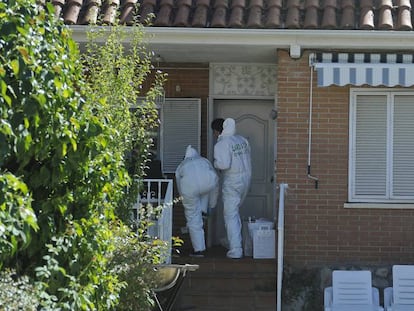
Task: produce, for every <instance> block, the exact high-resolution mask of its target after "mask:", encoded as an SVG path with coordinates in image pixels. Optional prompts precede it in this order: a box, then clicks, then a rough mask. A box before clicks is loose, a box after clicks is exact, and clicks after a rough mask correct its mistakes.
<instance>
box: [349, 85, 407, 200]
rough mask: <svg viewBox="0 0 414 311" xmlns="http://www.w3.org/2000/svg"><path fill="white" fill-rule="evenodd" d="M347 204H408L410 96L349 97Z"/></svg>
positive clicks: (366, 94) (385, 93)
mask: <svg viewBox="0 0 414 311" xmlns="http://www.w3.org/2000/svg"><path fill="white" fill-rule="evenodd" d="M350 108H351V109H350V148H349V150H350V156H349V201H350V202H381V203H412V202H414V122H413V121H414V93H412V92H411V93H410V92H403V91H401V92H399V91H392V92H389V91H383V90H374V91H364V90H352V91H351V106H350Z"/></svg>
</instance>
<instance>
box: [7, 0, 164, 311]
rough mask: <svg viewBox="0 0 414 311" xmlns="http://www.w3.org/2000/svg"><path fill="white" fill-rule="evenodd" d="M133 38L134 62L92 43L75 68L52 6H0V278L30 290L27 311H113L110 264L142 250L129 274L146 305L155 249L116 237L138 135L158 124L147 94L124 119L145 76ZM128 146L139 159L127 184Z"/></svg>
mask: <svg viewBox="0 0 414 311" xmlns="http://www.w3.org/2000/svg"><path fill="white" fill-rule="evenodd" d="M113 29H114V30H113V31H114V32H115V31H118V30H117V29H122V27H120V28H113ZM139 31H141V30H139ZM139 31H138V32H137V33H139ZM115 33H116V32H115ZM117 34H118V35H119V32H118V33H117ZM109 38H111V36H109ZM136 38H137V40H138V41H134V42H135V43H136V45H133V49H136V51H137V54H135V55H134V54H132V55H134V57H131V54H130V55H129V56H127V55H126V53H123V50H122V49H123V47H121V45H120V44H119V43H120V42H119V41H116V38H114V41H113V43H111V44H108V45H106V46H104V47H97V46H94V45H93V43H92V45H91V47H93V48H92V49H89V50H88V51H89V52H90V54H87V55H86V56H85V58H84V59H82V60H81V56H80V54H79V51H78V48H77V45H76V44H75V42H74V41H73V40H72V39H71V36H70V32H69V31H68V29H67V28H66V27H65V26H64V25H63V24H62V23H61V22H60V21H56V20H55V19H54V14H53V7H52V5H50V4H48V5H47V6H46V7H40V6H38V5H37V4H36V3H35V1H31V0H5V1H3V2H0V118H1V119H0V185H1V194H0V221H1V223H0V248H1V251H2V253H1V256H0V268H1V269H2V270H3V271H6V269H9V268H12V269H13V270H14V272H13V273H14V275H15V278H17V279H19V280H23V279H24V280H25V281H24V283H25V284H26V283H30V284H31V285H33V287H30V291H31V289H32V288H34V289H35V290H36V291H37V294H38V296H37V297H38V300H33V306H36V308H37V309H42V310H97V309H104V310H110V309H114V308H115V307H116V306H117V305H118V303H119V297H120V295H121V291H122V290H123V289H126V288H128V287H127V282H125V281H126V280H127V278H126V277H125V273H123V272H122V271H125V270H122V269H120V265H122V262H119V261H117V260H118V258H120V257H118V256H117V255H118V254H125V256H126V257H128V256H131V254H135V255H136V254H137V253H134V252H129V249H133V250H140V249H145V248H146V247H148V245H150V246H151V247H150V249H151V252H150V253H148V252H140V253H139V254H142V257H138V258H137V257H135V259H136V260H137V261H138V262H140V263H142V265H138V266H137V268H134V269H141V271H142V273H141V272H139V271H138V272H137V273H141V275H142V279H143V283H142V284H141V285H142V287H139V288H137V289H136V292H139V293H140V294H139V295H141V293H143V294H142V295H141V296H140V297H142V301H143V304H142V306H143V307H145V306H146V305H148V306H149V305H150V304H151V296H150V295H149V289H150V286H151V284H150V283H148V284H147V283H145V282H146V279H147V278H150V277H151V276H149V275H148V274H150V269H147V267H149V266H150V265H151V264H154V263H157V258H158V256H157V252H158V250H157V249H158V248H157V247H153V246H157V245H153V244H151V243H153V242H152V241H147V239H146V237H145V234H144V231H143V230H141V231H139V233H138V235H135V234H134V233H133V232H132V231H131V230H130V229H129V228H130V227H129V226H126V224H127V222H128V217H129V212H130V207H131V203H132V202H133V201H134V200H135V198H136V194H137V193H136V191H137V182H138V180H139V178H140V176H141V174H142V168H143V166H144V165H145V161H146V157H147V152H148V148H149V146H150V144H151V141H150V139H149V137H148V135H147V134H146V133H147V131H146V129H148V128H150V127H151V126H153V125H154V124H156V122H157V119H156V109H155V107H154V104H153V99H154V98H155V96H156V93H157V87H154V88H153V89H151V90H150V92H149V93H148V94H147V95H148V96H147V97H148V100H147V104H146V105H141V106H139V107H138V109H137V114H131V113H130V109H129V108H130V106H131V105H132V104H135V103H136V101H137V97H138V96H142V94H140V91H139V87H140V84H141V83H142V81H143V80H144V79H145V77H146V75H147V74H148V73H149V72H150V70H151V67H150V62H149V59H148V57H149V55H148V54H145V50H144V49H142V48H141V45H140V43H139V40H141V39H142V36H141V37H140V36H137V37H136ZM91 42H93V40H91ZM108 42H110V41H108ZM95 48H96V49H95ZM114 49H118V50H114ZM119 49H121V50H119ZM119 52H120V53H119ZM96 53H103V54H96ZM113 53H118V54H113ZM111 55H112V57H111ZM113 55H117V57H116V59H117V62H112V60H111V58H112V59H115V57H113ZM145 55H147V56H145ZM96 57H97V58H96ZM136 57H138V58H139V59H137V58H136ZM131 59H132V60H133V63H129V62H128V61H129V60H131ZM143 60H144V61H143ZM118 61H119V62H118ZM84 64H87V65H88V70H85V67H84ZM107 69H109V71H106V70H107ZM130 69H131V70H130ZM131 77H133V78H131ZM162 80H163V78H162V76H161V78H159V79H156V81H157V82H162ZM131 81H134V83H133V84H131ZM131 147H135V148H137V149H138V150H139V158H138V162H137V164H135V165H136V166H137V167H138V168H139V169H138V170H136V175H134V176H129V174H128V171H127V167H129V166H130V163H128V160H127V157H126V153H127V151H128V150H129V149H130V148H131ZM120 219H121V220H120ZM126 237H128V238H126ZM119 239H124V240H125V241H126V245H125V247H124V245H122V244H120V243H119ZM160 247H161V246H160ZM3 251H4V252H3ZM147 272H148V274H147ZM26 277H27V278H28V279H26ZM1 280H3V281H0V283H1V284H0V286H9V285H7V284H8V283H7V278H2V279H1ZM5 280H6V281H5ZM25 288H26V287H24V288H23V289H22V291H25ZM28 288H29V287H28ZM129 290H131V288H129ZM30 291H28V293H27V295H28V296H27V297H28V298H29V297H31V294H30ZM1 298H2V297H1ZM2 299H3V298H2ZM37 303H38V305H36V304H37ZM0 304H1V303H0ZM143 310H144V309H143Z"/></svg>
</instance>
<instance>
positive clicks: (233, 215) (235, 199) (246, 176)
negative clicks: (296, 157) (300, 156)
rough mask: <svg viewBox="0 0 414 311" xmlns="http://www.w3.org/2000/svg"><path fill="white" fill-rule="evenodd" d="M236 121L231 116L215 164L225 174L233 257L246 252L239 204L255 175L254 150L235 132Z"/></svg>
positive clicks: (226, 219) (226, 212)
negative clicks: (252, 162) (252, 165)
mask: <svg viewBox="0 0 414 311" xmlns="http://www.w3.org/2000/svg"><path fill="white" fill-rule="evenodd" d="M235 133H236V123H235V121H234V120H233V119H231V118H228V119H226V120H225V121H224V123H223V131H222V133H221V135H220V136H219V137H218V140H217V143H216V145H215V146H214V167H215V168H216V169H218V170H221V171H222V174H223V189H222V195H223V214H224V224H225V227H226V231H227V238H228V240H229V251H228V252H227V256H228V257H230V258H241V257H242V255H243V249H242V237H241V227H242V225H241V219H240V214H239V209H240V206H241V205H242V203H243V201H244V199H245V198H246V195H247V192H248V190H249V187H250V179H251V176H252V167H251V154H250V153H251V151H250V145H249V142H248V141H247V139H246V138H244V137H242V136H240V135H236V134H235Z"/></svg>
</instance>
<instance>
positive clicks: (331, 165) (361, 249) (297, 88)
mask: <svg viewBox="0 0 414 311" xmlns="http://www.w3.org/2000/svg"><path fill="white" fill-rule="evenodd" d="M313 80H314V81H313V114H312V145H311V171H310V172H311V175H313V176H316V177H317V178H318V179H319V182H318V188H317V189H315V182H314V181H313V180H311V179H309V178H308V177H307V174H308V171H307V165H308V133H309V132H308V126H309V106H310V104H309V100H310V96H309V95H310V93H309V90H310V82H309V81H310V67H309V64H308V54H307V53H304V55H303V57H302V58H301V59H299V60H293V59H291V58H290V57H289V53H288V52H287V51H281V50H280V51H278V92H277V98H278V99H277V101H278V103H277V105H278V118H277V153H278V154H277V164H276V167H277V182H278V183H287V184H288V185H289V189H288V191H287V195H286V205H285V262H287V263H290V264H293V265H322V264H341V263H343V264H346V263H348V264H349V263H367V264H369V263H370V264H386V263H391V264H393V263H413V262H414V210H397V209H396V210H392V209H345V208H344V207H343V204H344V202H346V201H347V187H348V113H349V90H350V88H349V87H348V86H347V87H336V86H331V87H324V88H318V87H316V72H314V79H313Z"/></svg>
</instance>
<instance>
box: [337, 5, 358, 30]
mask: <svg viewBox="0 0 414 311" xmlns="http://www.w3.org/2000/svg"><path fill="white" fill-rule="evenodd" d="M341 8H342V14H341V23H340V27H341V29H355V28H356V26H355V1H354V0H342V5H341Z"/></svg>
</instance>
